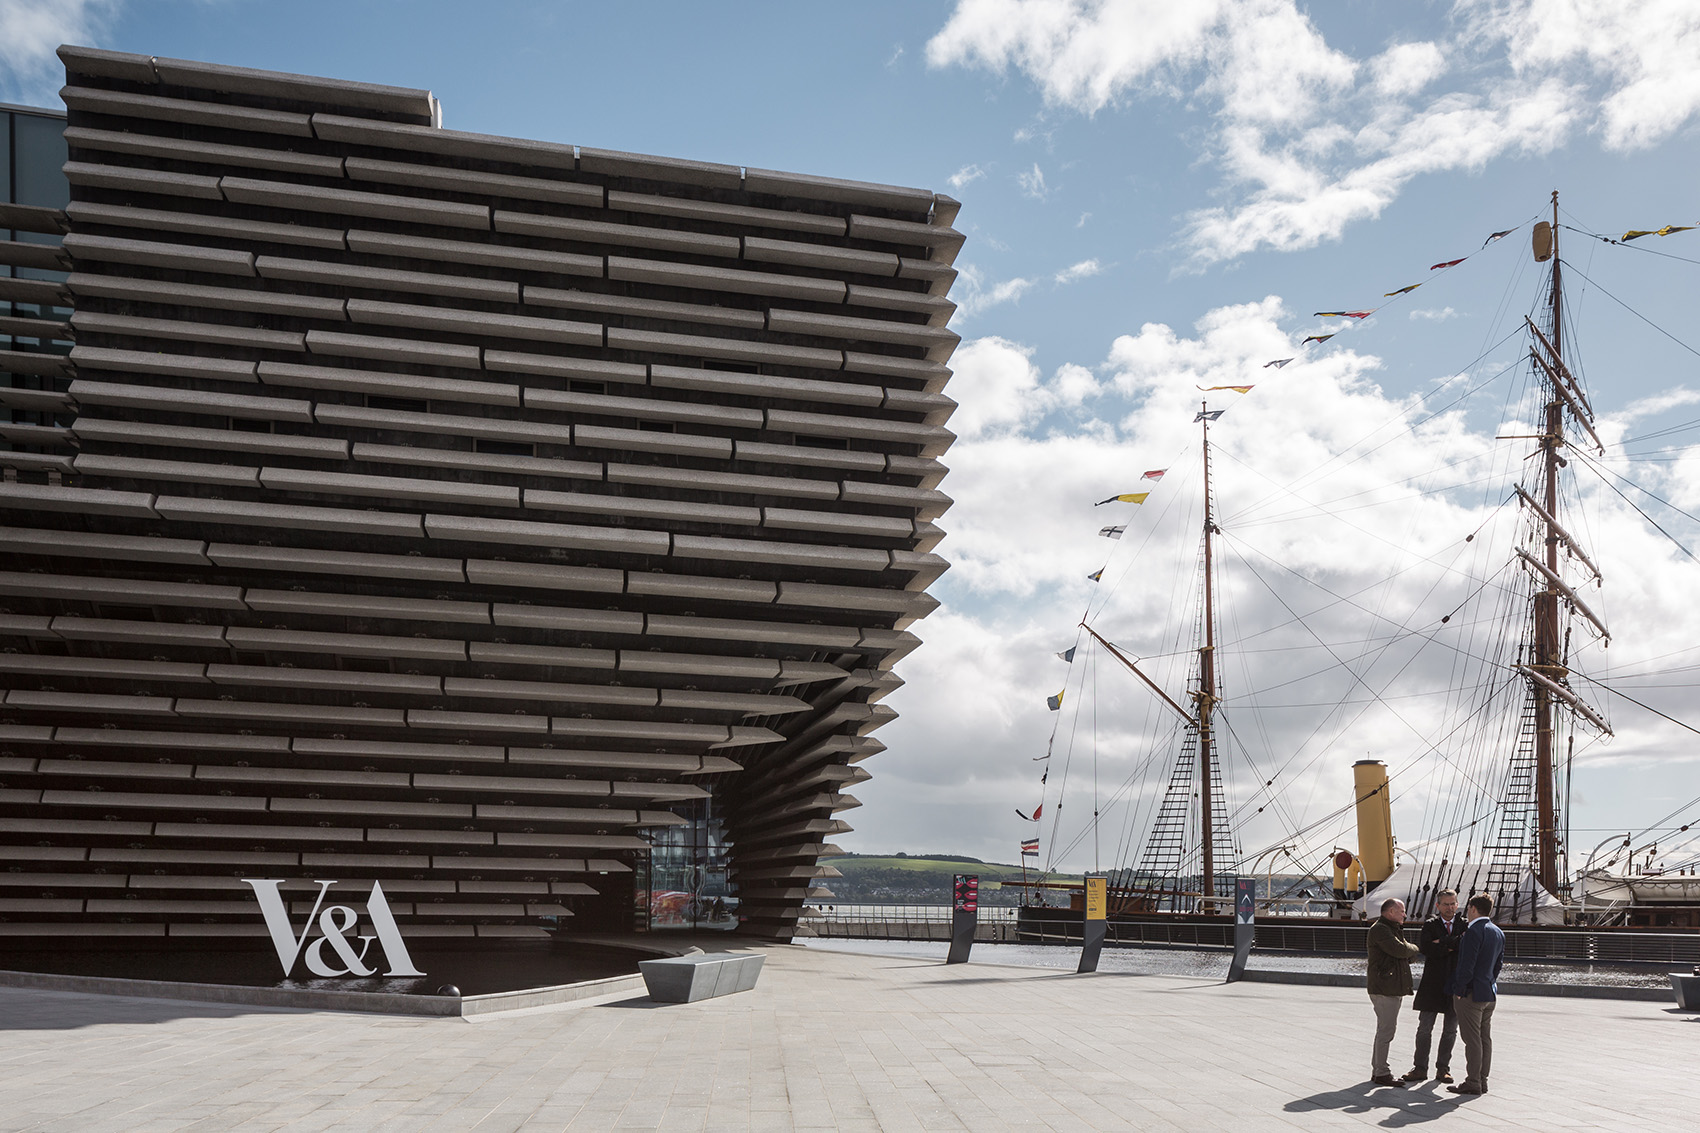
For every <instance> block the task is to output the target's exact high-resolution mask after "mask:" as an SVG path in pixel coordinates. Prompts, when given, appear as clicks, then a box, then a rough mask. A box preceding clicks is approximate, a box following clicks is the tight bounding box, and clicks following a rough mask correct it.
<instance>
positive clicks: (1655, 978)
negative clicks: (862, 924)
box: [798, 938, 1670, 988]
mask: <svg viewBox="0 0 1700 1133" xmlns="http://www.w3.org/2000/svg"><path fill="white" fill-rule="evenodd" d="M798 943H800V944H806V945H807V946H808V947H810V948H819V949H822V950H823V951H829V952H860V953H864V954H868V955H875V956H909V957H913V958H915V959H918V960H937V961H940V962H941V963H942V962H943V960H944V957H945V953H946V952H947V951H948V950H949V948H950V945H949V944H948V943H947V942H945V941H923V940H914V941H909V940H840V939H803V938H799V939H798ZM973 956H974V962H976V963H981V964H1007V965H1010V966H1012V967H1020V968H1049V969H1054V970H1056V971H1066V972H1072V971H1074V968H1075V965H1076V964H1078V963H1079V962H1080V949H1079V948H1078V947H1069V946H1067V945H1046V944H999V943H995V942H990V941H977V942H976V943H975V945H974V952H973ZM1230 959H1231V954H1230V953H1229V952H1227V951H1225V950H1214V949H1213V950H1202V949H1182V948H1105V949H1104V951H1103V953H1102V955H1101V956H1100V957H1099V960H1098V970H1099V971H1100V972H1131V973H1135V974H1139V975H1148V976H1196V977H1198V978H1200V979H1213V980H1222V979H1226V978H1227V975H1228V962H1229V960H1230ZM1251 967H1252V968H1255V969H1260V970H1263V971H1279V972H1321V973H1336V974H1341V975H1354V976H1361V975H1363V971H1364V961H1363V960H1361V959H1358V958H1356V957H1350V958H1348V957H1336V956H1291V955H1282V954H1279V953H1274V952H1262V953H1259V952H1253V953H1252V958H1251ZM1422 970H1423V966H1422V963H1421V962H1420V961H1419V962H1418V963H1415V964H1413V965H1411V973H1412V975H1413V977H1414V978H1416V979H1421V978H1422ZM1499 978H1500V979H1502V980H1504V981H1506V982H1507V983H1540V984H1572V985H1589V986H1602V987H1659V988H1667V987H1669V986H1670V980H1669V978H1668V976H1667V973H1666V972H1665V971H1664V970H1663V969H1654V968H1649V967H1641V966H1629V965H1623V966H1616V965H1611V964H1530V963H1509V964H1506V965H1505V968H1504V970H1503V971H1502V972H1501V973H1500V977H1499Z"/></svg>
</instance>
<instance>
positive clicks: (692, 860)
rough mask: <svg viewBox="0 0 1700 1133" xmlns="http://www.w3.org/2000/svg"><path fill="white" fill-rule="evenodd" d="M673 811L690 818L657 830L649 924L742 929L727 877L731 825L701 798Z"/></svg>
mask: <svg viewBox="0 0 1700 1133" xmlns="http://www.w3.org/2000/svg"><path fill="white" fill-rule="evenodd" d="M672 810H673V813H674V814H676V815H678V816H679V817H680V818H683V819H684V820H685V822H684V824H683V825H679V826H663V827H660V828H658V829H657V830H656V831H655V842H654V846H653V848H652V849H651V850H650V856H649V857H650V865H649V927H650V928H651V929H656V930H663V929H689V930H707V931H719V930H731V929H735V928H737V927H738V898H737V895H736V893H735V891H734V887H733V885H732V884H731V883H730V882H729V881H728V880H727V876H726V871H727V864H728V852H727V851H728V847H727V843H726V825H725V823H724V821H722V819H721V818H720V816H719V814H718V813H717V811H716V808H715V805H714V800H713V799H712V798H707V799H699V800H697V801H696V802H693V803H689V804H685V805H682V806H676V807H673V808H672Z"/></svg>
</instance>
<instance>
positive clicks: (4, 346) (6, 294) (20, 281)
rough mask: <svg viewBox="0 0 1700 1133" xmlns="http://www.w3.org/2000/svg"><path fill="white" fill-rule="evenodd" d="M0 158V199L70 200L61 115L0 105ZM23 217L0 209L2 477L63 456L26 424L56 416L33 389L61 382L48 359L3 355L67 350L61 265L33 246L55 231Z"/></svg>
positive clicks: (27, 472) (33, 471) (48, 242)
mask: <svg viewBox="0 0 1700 1133" xmlns="http://www.w3.org/2000/svg"><path fill="white" fill-rule="evenodd" d="M0 159H3V160H0V205H29V206H34V207H37V208H49V209H63V208H64V207H65V206H66V205H67V204H68V203H69V202H70V199H71V186H70V183H69V182H68V181H66V179H65V174H64V171H63V166H64V164H65V159H66V148H65V118H64V115H62V114H53V113H51V112H49V111H35V110H28V109H24V108H19V107H3V106H0ZM25 223H30V222H29V221H27V220H26V219H24V218H22V217H20V216H18V215H16V214H15V213H9V214H8V215H4V216H0V240H3V241H4V242H5V249H6V250H5V251H4V252H0V424H3V425H5V426H10V427H9V428H4V429H3V431H0V451H4V452H5V453H6V454H7V457H6V462H5V464H4V467H3V471H4V475H5V478H6V479H7V480H16V479H18V478H19V477H20V474H22V475H23V476H24V478H27V479H38V478H40V477H42V476H46V477H49V478H51V477H56V476H59V475H60V474H61V469H60V468H59V465H60V463H62V461H63V457H61V456H54V455H52V454H50V453H47V452H43V451H42V447H43V446H42V445H41V444H40V443H39V439H38V438H37V437H35V436H32V435H31V434H30V433H29V432H28V429H29V428H31V427H41V426H46V427H48V428H53V427H55V426H57V425H60V424H62V422H60V421H59V420H57V419H56V415H55V413H54V411H53V407H52V401H53V399H51V398H43V397H41V396H39V394H40V393H41V392H42V391H46V392H49V393H51V392H53V391H55V390H56V389H59V388H62V386H63V383H62V382H61V383H59V385H57V386H56V385H55V383H54V377H55V375H56V369H55V366H54V364H52V363H47V364H44V363H43V362H42V361H36V362H34V363H31V362H30V361H29V360H28V359H18V360H16V361H10V362H9V361H8V359H9V358H10V357H15V356H16V355H18V354H31V355H40V354H60V355H63V354H68V353H70V351H71V343H70V341H69V339H68V338H67V337H66V336H67V334H68V332H67V331H66V329H65V326H64V324H65V323H66V322H67V321H68V320H69V319H70V317H71V309H70V307H69V306H67V305H64V304H65V302H66V301H65V299H64V297H63V296H62V295H59V294H57V289H56V288H54V287H52V286H51V285H53V284H58V283H62V282H63V281H64V279H65V274H66V273H65V272H64V271H61V270H58V269H57V268H56V267H54V266H43V265H51V264H52V262H53V259H54V257H53V256H52V255H51V254H47V255H45V256H44V255H43V253H42V252H41V251H39V250H37V248H39V246H43V245H45V246H47V247H50V248H52V247H57V246H58V244H59V236H58V235H57V234H56V233H50V232H49V233H44V232H32V231H28V230H27V229H25V228H22V227H18V226H19V225H21V224H25ZM40 226H41V225H39V224H38V225H37V227H40ZM30 245H35V246H37V248H31V247H30ZM43 284H47V285H49V286H45V287H44V286H43ZM32 324H40V325H39V326H35V325H32ZM13 391H16V392H13ZM32 393H35V394H37V396H34V397H32V396H30V394H32ZM32 442H36V443H32ZM32 458H33V459H32Z"/></svg>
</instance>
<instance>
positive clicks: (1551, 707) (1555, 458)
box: [1518, 190, 1611, 892]
mask: <svg viewBox="0 0 1700 1133" xmlns="http://www.w3.org/2000/svg"><path fill="white" fill-rule="evenodd" d="M1534 252H1535V259H1536V260H1537V261H1540V262H1544V261H1546V260H1548V259H1550V260H1551V261H1552V283H1551V288H1550V291H1549V295H1548V301H1549V315H1548V322H1549V326H1548V331H1549V333H1547V334H1542V333H1541V330H1540V328H1539V327H1537V326H1535V325H1534V323H1533V322H1530V323H1529V330H1530V332H1531V334H1532V336H1533V338H1534V343H1533V344H1532V345H1531V347H1530V351H1529V354H1530V357H1531V358H1532V359H1533V360H1534V362H1535V364H1536V368H1537V369H1538V370H1539V371H1540V373H1541V376H1542V388H1543V391H1544V393H1545V395H1546V396H1545V400H1546V405H1545V410H1546V420H1545V425H1544V428H1543V429H1542V432H1541V433H1540V434H1539V437H1540V448H1539V450H1538V451H1539V456H1540V458H1541V462H1540V465H1539V469H1540V471H1539V476H1540V483H1539V484H1538V485H1536V488H1537V491H1538V492H1539V494H1540V498H1539V500H1536V499H1535V498H1534V496H1533V495H1532V494H1531V493H1529V492H1525V491H1524V490H1523V489H1522V488H1519V489H1518V495H1519V496H1521V497H1522V499H1523V502H1524V503H1525V504H1527V505H1529V507H1530V510H1531V511H1532V512H1534V514H1535V519H1536V523H1537V529H1538V530H1539V531H1540V532H1541V535H1542V543H1543V546H1542V547H1541V548H1540V552H1541V553H1540V554H1539V556H1536V555H1531V554H1528V553H1526V552H1523V551H1519V552H1518V554H1519V556H1520V557H1522V559H1523V560H1524V562H1525V563H1527V564H1528V565H1530V566H1532V567H1533V568H1534V569H1535V573H1536V574H1537V575H1538V576H1539V581H1538V582H1537V589H1536V591H1535V594H1534V599H1533V602H1532V604H1531V607H1530V617H1531V620H1532V623H1533V624H1532V627H1531V628H1532V630H1533V635H1532V636H1533V642H1532V651H1531V653H1530V655H1529V657H1528V659H1527V663H1526V664H1524V665H1520V666H1518V668H1519V671H1520V672H1522V674H1523V676H1524V677H1525V678H1527V680H1528V684H1529V701H1528V704H1529V714H1530V716H1531V717H1532V721H1531V722H1532V724H1533V727H1534V737H1533V739H1534V753H1533V756H1534V758H1533V764H1534V766H1533V768H1532V771H1533V779H1534V784H1533V786H1534V796H1535V797H1534V804H1535V805H1534V810H1535V830H1534V845H1533V847H1532V848H1533V850H1534V857H1535V876H1536V879H1537V880H1538V881H1539V882H1540V883H1541V885H1542V887H1544V888H1545V889H1546V890H1547V891H1548V892H1558V891H1559V888H1560V885H1561V884H1562V881H1563V878H1562V877H1561V869H1560V862H1561V860H1562V859H1563V857H1564V854H1565V848H1564V846H1563V845H1562V844H1561V842H1560V833H1561V831H1563V830H1564V828H1565V823H1564V810H1565V808H1566V806H1567V800H1564V799H1561V798H1560V797H1559V794H1558V789H1557V772H1556V768H1555V766H1554V765H1555V763H1556V756H1555V753H1556V751H1557V749H1558V744H1557V713H1558V710H1559V708H1560V706H1561V704H1562V705H1563V706H1564V707H1567V708H1569V709H1570V710H1571V711H1572V712H1575V713H1577V714H1579V715H1581V716H1583V717H1585V718H1587V719H1588V720H1589V721H1590V722H1591V723H1593V724H1594V725H1595V726H1596V727H1598V728H1599V729H1600V730H1601V731H1603V732H1605V733H1607V734H1608V735H1609V734H1610V732H1611V729H1610V727H1609V726H1607V725H1606V723H1605V722H1604V721H1603V720H1602V719H1601V718H1600V717H1599V715H1598V714H1597V713H1595V712H1594V711H1593V710H1592V709H1590V708H1589V707H1588V706H1587V705H1586V704H1584V703H1583V702H1582V700H1581V698H1579V697H1578V696H1577V695H1576V694H1575V693H1574V692H1572V691H1571V690H1570V688H1569V684H1568V681H1567V679H1566V678H1567V677H1568V676H1569V675H1570V670H1569V668H1568V665H1567V662H1568V654H1569V649H1568V645H1567V634H1566V633H1565V631H1564V630H1563V628H1562V626H1561V622H1560V601H1561V600H1562V601H1563V602H1564V603H1565V605H1566V606H1568V607H1569V609H1571V610H1572V611H1574V612H1575V613H1577V614H1580V615H1581V616H1582V617H1583V618H1584V619H1586V620H1587V621H1588V622H1590V623H1592V625H1593V627H1594V628H1595V629H1596V630H1597V631H1598V632H1599V634H1600V636H1601V638H1602V639H1604V640H1605V641H1607V642H1609V641H1610V640H1611V635H1610V634H1609V633H1608V632H1607V630H1606V627H1605V624H1604V623H1603V622H1602V621H1601V620H1600V619H1599V618H1598V617H1597V616H1596V615H1595V614H1594V612H1593V611H1592V610H1591V609H1589V608H1588V606H1587V604H1586V603H1585V602H1584V601H1583V600H1582V598H1581V596H1580V595H1578V594H1577V593H1576V592H1575V590H1573V589H1571V588H1570V587H1569V586H1568V585H1566V583H1565V582H1564V577H1563V575H1562V574H1561V573H1560V570H1559V554H1558V551H1559V546H1560V544H1563V546H1564V547H1565V549H1566V550H1567V551H1568V552H1569V554H1570V556H1571V557H1572V558H1574V559H1576V560H1577V561H1579V562H1580V563H1582V564H1583V565H1584V566H1586V567H1587V568H1588V569H1589V570H1590V571H1591V572H1592V573H1593V575H1594V577H1595V578H1596V579H1597V578H1598V577H1599V568H1597V567H1595V566H1594V563H1593V560H1591V559H1590V558H1589V557H1588V555H1587V553H1586V552H1584V551H1583V550H1582V548H1581V547H1580V546H1579V545H1578V544H1577V543H1576V541H1575V540H1574V539H1573V538H1572V537H1571V535H1570V533H1569V532H1568V531H1566V530H1565V529H1564V528H1563V527H1562V526H1560V524H1559V519H1558V516H1559V494H1558V475H1559V470H1560V469H1562V468H1564V467H1565V466H1566V464H1567V461H1566V460H1565V458H1564V456H1563V455H1562V454H1561V451H1560V450H1562V449H1563V448H1564V447H1565V445H1566V444H1567V443H1568V441H1567V439H1566V437H1565V431H1564V430H1565V424H1564V422H1565V415H1566V413H1567V412H1568V413H1569V415H1570V416H1571V417H1572V418H1573V419H1574V420H1575V421H1576V423H1577V424H1578V425H1580V426H1581V427H1582V429H1583V431H1585V432H1586V433H1587V434H1588V436H1589V437H1590V438H1591V439H1592V440H1593V442H1594V444H1595V445H1599V443H1600V442H1599V437H1598V436H1597V435H1596V434H1595V433H1594V427H1593V414H1592V408H1591V406H1589V404H1588V397H1587V394H1586V393H1585V392H1583V390H1582V387H1581V383H1579V382H1577V380H1576V378H1575V376H1574V375H1573V374H1572V373H1571V371H1570V368H1569V367H1568V366H1566V365H1565V362H1564V354H1563V344H1564V291H1563V286H1564V279H1563V269H1562V267H1561V265H1560V261H1559V258H1558V192H1557V190H1554V191H1553V194H1552V221H1551V222H1550V224H1548V223H1542V224H1540V225H1537V226H1536V231H1535V247H1534Z"/></svg>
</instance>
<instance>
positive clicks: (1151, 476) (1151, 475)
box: [1140, 468, 1168, 480]
mask: <svg viewBox="0 0 1700 1133" xmlns="http://www.w3.org/2000/svg"><path fill="white" fill-rule="evenodd" d="M1167 471H1168V469H1167V468H1153V469H1152V470H1151V471H1149V472H1147V473H1146V474H1145V475H1143V476H1141V477H1140V479H1141V480H1161V479H1162V478H1163V473H1165V472H1167Z"/></svg>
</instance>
